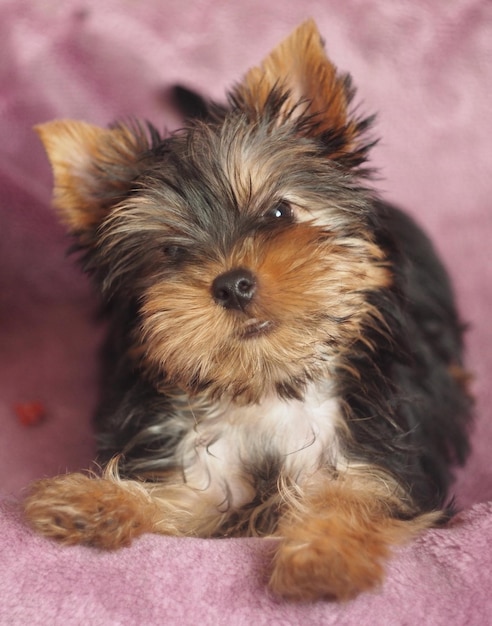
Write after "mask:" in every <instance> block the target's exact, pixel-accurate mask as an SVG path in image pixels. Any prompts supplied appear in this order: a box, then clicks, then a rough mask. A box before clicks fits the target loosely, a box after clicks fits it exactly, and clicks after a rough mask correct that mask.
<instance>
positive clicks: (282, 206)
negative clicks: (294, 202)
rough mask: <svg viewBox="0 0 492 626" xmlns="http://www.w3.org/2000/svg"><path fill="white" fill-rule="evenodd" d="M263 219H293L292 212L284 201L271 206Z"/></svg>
mask: <svg viewBox="0 0 492 626" xmlns="http://www.w3.org/2000/svg"><path fill="white" fill-rule="evenodd" d="M263 217H266V218H268V219H274V220H284V219H292V218H293V217H294V211H293V210H292V207H291V205H290V204H289V203H288V202H287V201H286V200H282V201H281V202H277V204H275V205H273V206H272V207H271V208H270V209H268V211H265V213H264V214H263Z"/></svg>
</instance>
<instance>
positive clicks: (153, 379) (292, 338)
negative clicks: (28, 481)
mask: <svg viewBox="0 0 492 626" xmlns="http://www.w3.org/2000/svg"><path fill="white" fill-rule="evenodd" d="M353 94H354V90H353V88H352V86H351V82H350V79H349V77H348V76H345V75H341V74H339V73H337V71H336V69H335V68H334V66H333V65H332V64H331V62H330V61H329V60H328V59H327V58H326V56H325V53H324V50H323V45H322V42H321V40H320V36H319V33H318V31H317V29H316V26H315V24H314V22H312V21H308V22H306V23H304V24H302V25H301V26H300V27H299V28H298V29H297V30H296V31H294V32H293V34H291V35H290V36H289V37H288V38H287V39H286V40H285V41H283V42H282V43H281V44H280V45H279V46H278V47H277V48H275V49H274V50H273V52H272V53H271V54H270V55H269V56H268V57H267V58H266V59H265V60H264V61H263V63H262V65H261V66H259V67H255V68H253V69H251V70H250V71H249V72H248V73H247V74H246V76H245V78H244V80H243V81H242V82H241V83H239V84H238V85H237V86H236V87H234V88H233V89H232V91H231V92H230V93H229V95H228V103H227V105H225V106H219V105H215V104H213V103H205V102H204V101H201V100H200V99H198V100H197V101H196V102H195V103H194V106H195V105H196V106H195V108H196V109H199V115H197V116H196V119H195V120H191V121H190V122H189V123H188V124H187V126H186V127H185V128H184V129H183V130H181V131H179V132H176V133H175V134H171V135H166V136H161V134H160V133H159V132H157V130H156V129H155V128H154V127H153V126H151V125H150V124H143V123H137V122H133V123H117V124H115V125H114V126H112V127H110V128H109V129H103V128H99V127H96V126H93V125H91V124H88V123H85V122H75V121H55V122H51V123H48V124H44V125H42V126H41V127H39V128H38V132H39V135H40V136H41V139H42V141H43V143H44V145H45V148H46V151H47V153H48V157H49V159H50V161H51V164H52V166H53V171H54V179H55V191H54V204H55V206H56V208H57V209H58V211H59V213H60V216H61V218H62V220H63V221H64V223H65V224H66V225H67V227H68V230H69V231H70V233H71V234H72V235H73V237H74V238H75V241H76V246H77V247H78V248H79V250H80V251H81V252H82V262H83V267H84V269H85V270H86V271H87V272H89V273H90V274H91V275H92V277H93V279H94V283H95V285H96V286H97V288H98V290H99V291H100V292H101V294H102V296H103V298H104V300H105V301H106V303H107V305H108V307H109V309H110V312H111V319H112V325H111V330H110V333H109V337H108V341H107V346H106V351H105V365H106V367H105V371H106V375H105V380H104V393H103V398H102V401H101V406H100V409H99V412H98V415H97V419H96V424H97V431H98V444H99V453H100V457H99V462H100V463H101V464H102V465H103V470H102V472H101V474H100V475H97V476H96V475H91V474H82V473H76V474H68V475H65V476H59V477H56V478H50V479H46V480H41V481H39V482H37V483H35V484H34V485H32V487H31V490H30V493H29V495H28V497H27V499H26V501H25V515H26V518H27V520H28V522H29V523H30V525H31V526H32V527H33V528H35V529H36V530H37V531H39V532H40V533H42V534H44V535H46V536H49V537H54V538H56V539H58V540H60V541H62V542H64V543H66V544H74V543H83V544H88V545H91V546H95V547H98V548H106V549H113V548H118V547H120V546H124V545H127V544H129V543H130V541H131V540H132V539H133V538H134V537H136V536H138V535H140V534H141V533H144V532H152V533H162V534H171V535H179V536H183V535H187V536H199V537H225V536H251V535H260V536H266V535H268V536H274V537H278V543H277V549H276V553H275V556H274V558H273V563H272V570H271V576H270V582H269V584H270V587H271V589H272V590H273V592H275V593H276V594H280V595H281V596H284V597H286V598H290V599H294V600H312V599H317V598H337V599H347V598H350V597H353V596H354V595H356V594H357V593H359V592H361V591H364V590H368V589H371V588H372V587H374V586H376V585H378V584H379V583H380V582H381V580H382V577H383V569H384V561H385V559H386V558H387V557H388V555H389V553H390V550H391V548H392V546H394V545H396V544H400V543H401V542H404V541H407V540H409V539H410V538H412V537H413V536H414V535H415V534H416V533H418V532H419V531H421V530H422V529H425V528H427V527H429V526H432V525H433V524H436V523H438V522H439V521H440V520H442V518H443V515H445V511H446V502H447V500H446V498H447V490H448V486H449V484H450V480H451V470H450V468H451V467H452V465H453V464H455V463H462V462H463V461H464V460H465V457H466V452H467V436H466V432H467V426H468V422H469V418H468V415H469V413H470V398H469V394H468V393H467V389H466V381H467V376H466V373H465V370H464V369H463V365H462V326H461V323H460V321H459V319H458V315H457V313H456V310H455V306H454V303H453V295H452V291H451V288H450V284H449V281H448V278H447V275H446V273H445V270H444V269H443V267H442V265H441V263H440V262H439V260H438V259H437V257H436V255H435V253H434V251H433V248H432V245H431V243H430V242H429V240H428V239H427V238H426V236H425V235H424V234H423V233H422V232H421V231H420V230H419V228H418V227H417V226H416V225H415V224H414V223H413V222H412V221H411V220H410V218H409V217H407V216H406V215H405V214H404V213H402V212H400V211H399V210H397V209H396V208H393V207H391V206H389V205H388V204H386V203H385V202H383V201H382V200H381V199H379V198H378V197H377V195H376V194H375V193H374V192H373V191H371V190H370V189H369V188H368V187H369V186H368V184H367V183H366V182H365V181H366V180H367V176H368V174H369V170H368V169H367V167H366V158H367V155H368V151H369V149H370V147H371V142H370V141H368V140H365V139H364V134H365V131H366V130H367V128H368V126H369V124H370V122H371V119H364V118H359V117H357V116H355V115H354V114H353V113H352V112H351V107H350V105H351V102H352V98H353Z"/></svg>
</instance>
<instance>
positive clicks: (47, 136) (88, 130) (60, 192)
mask: <svg viewBox="0 0 492 626" xmlns="http://www.w3.org/2000/svg"><path fill="white" fill-rule="evenodd" d="M35 130H36V132H37V133H38V135H39V137H40V139H41V140H42V142H43V145H44V147H45V150H46V152H47V155H48V158H49V160H50V163H51V166H52V168H53V176H54V179H55V180H54V182H55V184H54V205H55V207H56V208H57V209H58V211H59V213H60V215H61V218H62V220H63V222H64V223H65V224H66V225H67V226H68V227H69V229H71V230H74V231H80V230H84V229H87V228H89V227H91V226H95V225H97V224H100V223H101V221H102V220H103V219H104V218H105V217H106V216H107V214H108V212H109V209H110V206H108V204H107V202H105V201H104V199H103V198H101V197H98V196H97V191H98V186H99V183H98V182H97V181H98V176H100V173H98V172H97V168H98V167H101V168H103V169H104V167H107V168H108V169H109V172H111V171H112V170H113V171H115V172H117V171H118V167H120V168H121V167H125V168H129V167H131V166H132V164H133V166H136V161H137V158H138V155H139V154H140V153H142V152H143V151H144V150H145V149H146V148H147V147H148V143H147V140H146V138H145V135H144V133H142V132H141V131H140V129H138V127H137V128H135V129H133V132H132V129H130V128H129V127H127V126H124V125H120V126H117V127H115V128H112V129H105V128H99V127H98V126H95V125H94V124H88V123H86V122H79V121H74V120H56V121H53V122H47V123H46V124H40V125H38V126H36V128H35ZM135 131H137V132H135ZM109 183H110V185H111V181H109ZM106 184H108V183H107V181H106ZM112 185H113V195H112V198H111V199H112V202H111V205H112V204H113V203H114V201H115V199H117V198H118V195H119V193H122V192H123V191H126V190H127V183H126V182H124V181H123V180H121V181H118V180H117V178H115V180H113V181H112Z"/></svg>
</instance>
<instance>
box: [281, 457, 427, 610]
mask: <svg viewBox="0 0 492 626" xmlns="http://www.w3.org/2000/svg"><path fill="white" fill-rule="evenodd" d="M368 469H370V468H368ZM369 475H370V472H369ZM364 482H365V485H364V489H361V488H360V487H361V485H360V484H358V483H357V481H355V482H354V481H352V480H351V479H350V478H349V477H346V478H345V479H343V478H342V480H340V481H329V480H325V481H323V480H320V481H317V482H316V483H313V484H312V485H311V489H308V490H307V493H306V494H305V495H304V497H303V500H302V509H301V511H299V510H296V509H295V508H293V509H291V511H290V513H287V515H286V516H285V517H284V518H283V519H282V521H281V522H280V525H279V528H278V530H277V533H278V535H279V536H281V537H282V540H281V543H280V545H279V547H278V550H277V552H276V555H275V558H274V567H273V573H272V576H271V579H270V588H271V589H272V591H274V592H275V593H277V594H279V595H281V596H282V597H285V598H289V599H291V600H298V601H299V600H301V601H309V600H315V599H317V598H320V597H324V598H331V599H338V600H348V599H350V598H352V597H353V596H355V595H357V594H358V593H360V592H361V591H367V590H370V589H372V588H374V587H377V586H378V585H379V584H380V583H381V582H382V579H383V576H384V562H385V561H386V560H387V558H388V557H389V555H390V553H391V549H392V547H393V546H396V545H399V544H402V543H405V542H407V541H409V540H410V539H412V538H413V537H414V536H415V535H416V534H417V533H418V532H420V531H422V530H423V529H425V528H428V527H430V526H432V525H434V524H435V523H436V521H437V519H438V518H439V514H438V513H428V514H425V515H421V516H420V517H417V518H415V519H413V520H411V521H402V520H398V519H394V517H392V508H393V502H392V498H391V499H389V500H388V499H386V498H384V497H382V496H381V493H380V491H381V489H380V487H381V485H378V483H375V484H373V485H371V483H370V481H369V480H368V479H367V478H366V480H365V481H364ZM371 486H372V488H371Z"/></svg>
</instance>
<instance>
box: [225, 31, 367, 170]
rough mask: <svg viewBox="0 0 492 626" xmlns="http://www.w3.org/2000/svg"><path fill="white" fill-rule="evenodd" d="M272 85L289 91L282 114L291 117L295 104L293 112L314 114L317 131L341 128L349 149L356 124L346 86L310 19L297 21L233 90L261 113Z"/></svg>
mask: <svg viewBox="0 0 492 626" xmlns="http://www.w3.org/2000/svg"><path fill="white" fill-rule="evenodd" d="M274 87H279V88H283V89H285V90H288V91H289V93H290V96H289V98H288V99H287V102H286V103H285V105H284V108H283V111H284V116H285V117H288V118H292V117H294V118H295V117H296V112H295V111H294V113H292V110H293V109H294V108H295V107H296V106H298V113H297V114H301V113H308V114H311V115H315V116H316V121H317V122H318V126H317V129H316V133H317V134H318V133H319V134H320V133H322V132H323V131H324V130H327V129H329V130H333V129H340V130H341V129H344V133H345V135H346V144H345V146H344V150H347V149H349V148H350V146H351V144H352V143H353V141H354V139H355V134H356V125H355V123H354V122H352V121H350V120H349V119H348V111H347V107H348V104H349V94H348V93H347V87H346V85H345V82H344V78H343V77H341V76H339V75H338V74H337V71H336V68H335V66H334V65H333V64H332V63H331V62H330V61H329V60H328V58H327V57H326V54H325V51H324V47H323V42H322V40H321V37H320V34H319V31H318V29H317V27H316V24H315V22H314V21H313V20H308V21H306V22H304V23H303V24H301V25H300V26H299V27H298V28H297V29H296V30H295V31H294V32H293V33H292V34H291V35H289V36H288V37H287V38H286V39H285V40H284V41H282V42H281V43H280V44H279V45H278V46H277V47H276V48H275V49H274V50H273V51H272V52H271V53H270V54H269V55H268V56H267V57H266V58H265V59H264V60H263V63H262V64H261V66H259V67H254V68H252V69H250V70H249V72H248V73H247V74H246V76H245V78H244V81H243V82H242V83H241V84H240V85H239V86H238V87H237V92H238V93H239V94H240V95H241V96H242V97H243V98H244V101H245V102H246V103H247V104H248V105H249V106H250V108H251V109H252V110H253V111H256V112H257V114H258V115H261V113H262V111H263V109H264V108H265V105H266V103H267V101H268V97H269V95H270V93H271V91H272V89H273V88H274ZM299 102H301V104H300V105H299ZM281 120H282V116H280V118H279V121H281ZM337 156H339V154H337V153H335V154H333V155H332V158H337Z"/></svg>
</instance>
